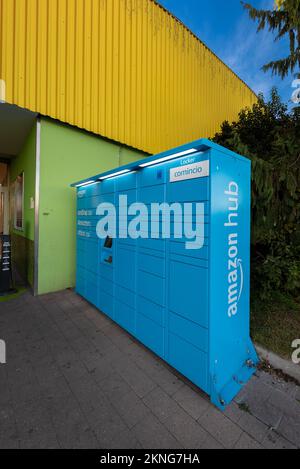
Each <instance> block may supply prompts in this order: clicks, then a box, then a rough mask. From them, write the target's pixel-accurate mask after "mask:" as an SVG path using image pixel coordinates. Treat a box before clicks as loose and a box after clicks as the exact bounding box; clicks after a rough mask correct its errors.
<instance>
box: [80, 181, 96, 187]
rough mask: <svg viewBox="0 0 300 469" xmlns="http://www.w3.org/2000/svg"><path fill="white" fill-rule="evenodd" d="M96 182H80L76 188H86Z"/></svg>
mask: <svg viewBox="0 0 300 469" xmlns="http://www.w3.org/2000/svg"><path fill="white" fill-rule="evenodd" d="M96 182H97V181H94V180H91V181H86V182H82V183H80V184H76V187H83V186H88V185H90V184H95V183H96Z"/></svg>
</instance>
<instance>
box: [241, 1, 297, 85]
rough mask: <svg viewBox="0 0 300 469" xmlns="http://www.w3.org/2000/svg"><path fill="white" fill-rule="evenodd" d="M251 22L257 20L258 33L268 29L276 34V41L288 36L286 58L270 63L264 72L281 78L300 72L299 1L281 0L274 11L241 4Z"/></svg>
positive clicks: (265, 66)
mask: <svg viewBox="0 0 300 469" xmlns="http://www.w3.org/2000/svg"><path fill="white" fill-rule="evenodd" d="M242 4H243V5H244V8H246V9H247V10H248V12H249V16H250V18H251V19H253V20H258V29H257V30H258V31H261V30H262V29H265V28H266V27H268V28H269V31H272V32H276V33H277V34H276V37H275V40H276V41H278V40H280V39H282V38H283V37H285V36H286V35H288V37H289V43H290V53H289V55H288V57H285V58H283V59H280V60H275V61H272V62H270V63H268V64H266V65H264V66H263V70H264V71H265V72H267V71H269V70H272V72H273V73H274V74H276V75H279V76H280V77H281V78H284V77H286V76H287V75H288V74H289V72H294V71H295V69H296V68H297V69H298V72H299V70H300V0H282V1H281V2H280V7H279V8H277V9H276V8H274V10H258V9H256V8H254V7H253V6H252V5H250V4H248V3H246V4H245V3H244V2H242Z"/></svg>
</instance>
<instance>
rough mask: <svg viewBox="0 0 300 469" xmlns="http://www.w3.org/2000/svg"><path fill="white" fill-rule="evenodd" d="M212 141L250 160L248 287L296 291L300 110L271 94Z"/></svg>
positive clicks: (264, 292) (299, 286) (299, 274)
mask: <svg viewBox="0 0 300 469" xmlns="http://www.w3.org/2000/svg"><path fill="white" fill-rule="evenodd" d="M214 141H215V142H216V143H219V144H220V145H223V146H225V147H227V148H229V149H231V150H233V151H236V152H237V153H240V154H242V155H245V156H247V157H249V158H250V159H251V160H252V245H251V255H252V257H251V264H252V266H251V267H252V287H253V289H255V292H256V294H259V295H260V297H262V298H263V297H268V296H271V295H272V292H273V291H274V290H277V291H282V292H289V293H290V294H298V293H299V291H300V108H299V107H297V108H295V109H294V110H293V111H291V112H288V110H287V107H286V106H285V105H284V104H282V102H281V101H280V98H279V96H278V93H277V91H276V89H273V90H272V93H271V99H270V101H269V102H265V101H264V98H263V96H260V97H259V100H258V102H257V103H256V104H254V106H253V107H252V109H249V108H247V109H244V110H242V111H241V112H240V114H239V119H238V121H237V122H234V123H233V124H229V123H228V122H224V123H223V125H222V127H221V132H220V133H218V134H216V135H215V137H214Z"/></svg>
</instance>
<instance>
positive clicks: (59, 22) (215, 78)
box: [0, 0, 256, 153]
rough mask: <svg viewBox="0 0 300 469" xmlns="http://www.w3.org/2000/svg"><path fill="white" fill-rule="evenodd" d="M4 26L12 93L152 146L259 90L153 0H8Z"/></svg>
mask: <svg viewBox="0 0 300 469" xmlns="http://www.w3.org/2000/svg"><path fill="white" fill-rule="evenodd" d="M0 28H1V29H0V79H2V80H5V83H6V101H7V102H8V103H13V104H17V105H19V106H22V107H25V108H27V109H30V110H32V111H35V112H39V113H41V114H44V115H48V116H50V117H52V118H56V119H59V120H61V121H63V122H67V123H69V124H73V125H76V126H78V127H81V128H84V129H86V130H89V131H92V132H95V133H97V134H100V135H103V136H105V137H108V138H111V139H114V140H117V141H120V142H122V143H125V144H127V145H130V146H133V147H136V148H139V149H141V150H144V151H147V152H149V153H156V152H158V151H162V150H165V149H168V148H170V147H173V146H176V145H178V144H181V143H186V142H188V141H191V140H193V139H197V138H200V137H209V136H212V135H213V134H214V132H215V131H217V130H218V129H219V126H220V124H221V122H222V121H223V120H224V119H228V120H233V119H235V118H236V117H237V114H238V111H239V110H240V109H241V108H242V107H244V106H246V105H251V104H252V103H254V102H255V100H256V96H255V95H254V93H253V92H252V91H251V90H250V89H249V88H248V87H247V86H246V85H245V84H244V83H243V82H242V81H241V80H239V79H238V77H237V76H236V75H234V73H233V72H232V71H230V70H229V69H228V68H227V67H226V66H225V65H224V64H223V63H222V62H221V61H220V60H219V59H218V58H217V57H216V56H215V55H214V54H213V53H212V52H210V51H209V49H207V47H205V45H204V44H202V43H201V42H200V41H199V40H197V39H196V38H195V37H194V36H193V35H192V34H191V32H190V31H188V30H187V29H186V28H185V27H184V26H183V25H182V24H181V23H180V22H178V21H177V20H176V19H175V18H174V17H172V16H171V15H170V14H169V13H167V12H166V11H165V10H164V9H163V8H161V7H160V6H159V5H157V4H156V3H155V2H154V1H153V0H0Z"/></svg>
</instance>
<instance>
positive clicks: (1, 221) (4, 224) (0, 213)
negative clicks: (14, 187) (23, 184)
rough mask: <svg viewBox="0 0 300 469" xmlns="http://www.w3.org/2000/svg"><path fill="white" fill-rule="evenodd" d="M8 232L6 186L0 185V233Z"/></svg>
mask: <svg viewBox="0 0 300 469" xmlns="http://www.w3.org/2000/svg"><path fill="white" fill-rule="evenodd" d="M2 234H4V235H8V234H9V199H8V188H7V187H2V186H0V235H2Z"/></svg>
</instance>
